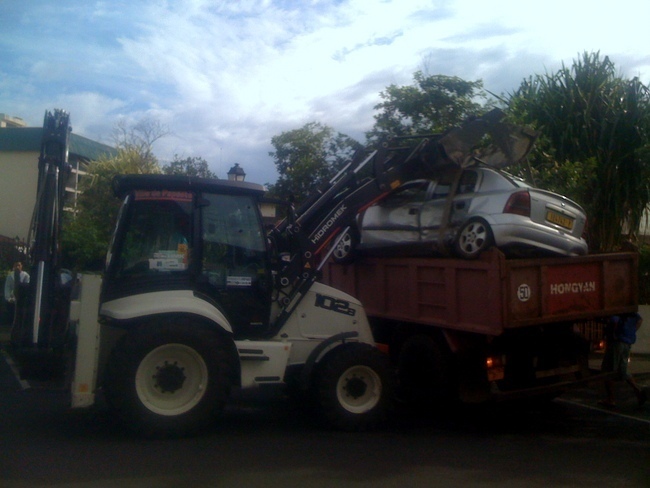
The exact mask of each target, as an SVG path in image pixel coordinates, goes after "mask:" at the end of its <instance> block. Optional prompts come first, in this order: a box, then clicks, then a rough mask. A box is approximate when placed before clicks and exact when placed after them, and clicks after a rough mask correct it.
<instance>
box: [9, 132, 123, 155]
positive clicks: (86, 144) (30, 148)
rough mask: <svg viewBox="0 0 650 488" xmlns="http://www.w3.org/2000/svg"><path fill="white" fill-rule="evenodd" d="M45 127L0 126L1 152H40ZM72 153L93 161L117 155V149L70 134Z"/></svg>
mask: <svg viewBox="0 0 650 488" xmlns="http://www.w3.org/2000/svg"><path fill="white" fill-rule="evenodd" d="M42 137H43V129H42V128H41V127H2V128H0V152H7V151H24V152H40V151H41V139H42ZM69 150H70V154H72V155H76V156H77V157H80V158H83V159H87V160H89V161H93V160H95V159H98V158H99V157H100V156H105V155H106V156H116V155H117V149H115V148H113V147H111V146H107V145H106V144H102V143H100V142H95V141H93V140H90V139H88V138H86V137H83V136H80V135H77V134H74V133H72V134H70V148H69Z"/></svg>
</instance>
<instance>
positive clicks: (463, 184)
mask: <svg viewBox="0 0 650 488" xmlns="http://www.w3.org/2000/svg"><path fill="white" fill-rule="evenodd" d="M477 181H478V174H477V173H476V171H464V172H463V175H462V176H461V177H460V182H459V183H458V191H457V192H456V193H457V194H458V195H462V194H463V193H473V192H474V188H476V182H477Z"/></svg>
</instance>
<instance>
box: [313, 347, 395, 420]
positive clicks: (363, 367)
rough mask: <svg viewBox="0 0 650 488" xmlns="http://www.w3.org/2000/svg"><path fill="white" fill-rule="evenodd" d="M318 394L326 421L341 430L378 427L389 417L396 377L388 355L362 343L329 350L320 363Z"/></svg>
mask: <svg viewBox="0 0 650 488" xmlns="http://www.w3.org/2000/svg"><path fill="white" fill-rule="evenodd" d="M316 386H317V397H318V404H319V408H320V410H321V414H322V416H323V417H324V419H325V420H326V422H327V423H328V424H329V425H331V426H333V427H335V428H337V429H341V430H346V431H359V430H367V429H370V428H373V427H376V426H377V425H378V424H380V423H381V422H383V421H384V420H385V419H386V416H387V414H388V412H389V410H390V407H391V404H392V400H393V388H394V379H393V373H392V370H391V367H390V361H389V359H388V357H387V356H386V355H384V354H382V353H381V352H379V351H378V350H377V349H376V348H374V347H372V346H370V345H368V344H361V343H352V344H345V345H342V346H339V347H337V348H336V349H334V350H332V351H331V352H330V353H328V354H327V355H326V356H325V357H324V358H323V360H322V361H321V364H320V366H319V371H318V375H317V385H316Z"/></svg>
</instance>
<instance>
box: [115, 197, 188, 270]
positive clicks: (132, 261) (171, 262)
mask: <svg viewBox="0 0 650 488" xmlns="http://www.w3.org/2000/svg"><path fill="white" fill-rule="evenodd" d="M163 193H164V194H163ZM191 211H192V195H191V194H190V193H185V192H170V193H166V192H160V191H156V192H152V191H136V192H135V195H134V201H133V204H132V206H131V208H130V213H129V216H128V227H127V231H126V235H125V236H124V241H123V245H122V249H121V252H120V257H119V262H118V263H117V266H116V267H117V276H118V277H119V276H127V275H128V276H133V275H142V274H150V275H153V274H157V273H172V272H173V273H186V272H187V270H188V260H189V254H190V249H191V244H192V243H191V235H192V234H191V218H190V216H191Z"/></svg>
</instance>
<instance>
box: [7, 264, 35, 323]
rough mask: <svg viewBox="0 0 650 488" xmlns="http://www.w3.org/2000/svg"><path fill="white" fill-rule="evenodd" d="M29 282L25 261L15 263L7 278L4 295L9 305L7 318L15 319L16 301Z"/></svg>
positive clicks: (11, 320)
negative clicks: (24, 269) (24, 266)
mask: <svg viewBox="0 0 650 488" xmlns="http://www.w3.org/2000/svg"><path fill="white" fill-rule="evenodd" d="M28 284H29V274H28V273H27V272H26V271H23V263H21V262H20V261H17V262H15V263H14V267H13V270H12V271H11V273H9V274H8V275H7V279H6V280H5V290H4V296H5V301H6V305H7V320H9V321H10V322H11V323H13V321H14V316H15V310H16V302H17V301H18V299H19V298H20V295H21V292H22V289H23V287H25V286H27V285H28Z"/></svg>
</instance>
